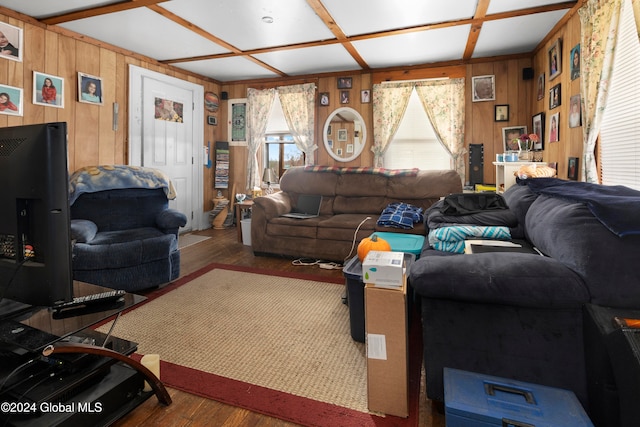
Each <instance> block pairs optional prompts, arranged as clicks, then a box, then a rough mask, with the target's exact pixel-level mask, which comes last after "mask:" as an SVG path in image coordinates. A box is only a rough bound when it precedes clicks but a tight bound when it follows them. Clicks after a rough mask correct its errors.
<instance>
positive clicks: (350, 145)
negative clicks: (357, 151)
mask: <svg viewBox="0 0 640 427" xmlns="http://www.w3.org/2000/svg"><path fill="white" fill-rule="evenodd" d="M347 154H353V144H347Z"/></svg>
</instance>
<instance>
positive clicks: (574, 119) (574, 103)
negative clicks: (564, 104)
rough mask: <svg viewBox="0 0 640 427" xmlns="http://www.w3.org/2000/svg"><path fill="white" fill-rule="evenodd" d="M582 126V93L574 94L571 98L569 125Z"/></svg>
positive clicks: (571, 126)
mask: <svg viewBox="0 0 640 427" xmlns="http://www.w3.org/2000/svg"><path fill="white" fill-rule="evenodd" d="M580 126H582V107H581V105H580V94H577V95H572V96H571V98H570V99H569V127H570V128H577V127H580Z"/></svg>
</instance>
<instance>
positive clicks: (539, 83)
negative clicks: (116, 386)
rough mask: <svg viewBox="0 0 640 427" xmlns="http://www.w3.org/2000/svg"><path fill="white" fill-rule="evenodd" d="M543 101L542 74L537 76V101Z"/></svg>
mask: <svg viewBox="0 0 640 427" xmlns="http://www.w3.org/2000/svg"><path fill="white" fill-rule="evenodd" d="M542 99H544V73H542V74H540V75H539V76H538V101H540V100H542Z"/></svg>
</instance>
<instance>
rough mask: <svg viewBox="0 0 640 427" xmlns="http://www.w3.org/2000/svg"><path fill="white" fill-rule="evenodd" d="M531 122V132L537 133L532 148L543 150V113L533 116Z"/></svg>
mask: <svg viewBox="0 0 640 427" xmlns="http://www.w3.org/2000/svg"><path fill="white" fill-rule="evenodd" d="M532 122H533V123H532V125H533V127H532V129H533V131H532V132H533V133H535V134H536V135H538V142H536V143H535V144H533V149H534V150H544V113H538V114H536V115H535V116H533V119H532Z"/></svg>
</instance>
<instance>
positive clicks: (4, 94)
mask: <svg viewBox="0 0 640 427" xmlns="http://www.w3.org/2000/svg"><path fill="white" fill-rule="evenodd" d="M22 96H23V91H22V89H20V88H19V87H13V86H7V85H0V114H7V115H10V116H22V111H23V109H22Z"/></svg>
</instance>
